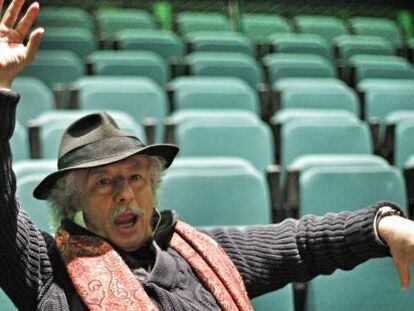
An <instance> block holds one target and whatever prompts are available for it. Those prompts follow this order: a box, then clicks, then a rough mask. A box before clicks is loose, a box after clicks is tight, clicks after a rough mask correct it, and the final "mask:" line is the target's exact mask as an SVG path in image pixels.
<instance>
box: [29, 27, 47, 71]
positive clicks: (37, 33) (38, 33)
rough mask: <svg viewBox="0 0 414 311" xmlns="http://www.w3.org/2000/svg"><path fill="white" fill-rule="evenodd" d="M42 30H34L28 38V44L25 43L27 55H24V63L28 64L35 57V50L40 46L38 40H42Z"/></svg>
mask: <svg viewBox="0 0 414 311" xmlns="http://www.w3.org/2000/svg"><path fill="white" fill-rule="evenodd" d="M43 32H44V29H43V28H37V29H35V30H34V31H33V32H32V33H31V34H30V37H29V42H28V43H27V54H26V63H27V64H30V63H31V62H32V61H33V60H34V58H35V55H36V51H37V48H38V47H39V44H40V39H42V35H43Z"/></svg>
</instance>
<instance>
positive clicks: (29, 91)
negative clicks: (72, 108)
mask: <svg viewBox="0 0 414 311" xmlns="http://www.w3.org/2000/svg"><path fill="white" fill-rule="evenodd" d="M12 88H13V90H15V91H16V92H17V93H19V95H20V101H19V104H18V105H17V108H16V118H17V120H18V121H19V123H20V124H22V125H26V124H27V121H29V120H30V119H33V118H36V117H37V116H38V115H39V114H40V113H42V112H44V111H47V110H52V109H54V101H55V100H54V97H53V93H52V91H51V90H50V89H49V88H48V87H47V86H46V85H45V84H44V83H43V82H42V81H41V80H39V79H36V78H33V77H17V78H16V79H15V80H14V81H13V86H12Z"/></svg>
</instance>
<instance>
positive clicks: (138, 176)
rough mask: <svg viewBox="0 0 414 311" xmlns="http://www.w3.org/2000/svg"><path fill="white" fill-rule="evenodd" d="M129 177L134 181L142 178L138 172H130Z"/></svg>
mask: <svg viewBox="0 0 414 311" xmlns="http://www.w3.org/2000/svg"><path fill="white" fill-rule="evenodd" d="M130 178H131V180H135V181H137V180H141V179H142V177H141V175H139V174H132V175H131V177H130Z"/></svg>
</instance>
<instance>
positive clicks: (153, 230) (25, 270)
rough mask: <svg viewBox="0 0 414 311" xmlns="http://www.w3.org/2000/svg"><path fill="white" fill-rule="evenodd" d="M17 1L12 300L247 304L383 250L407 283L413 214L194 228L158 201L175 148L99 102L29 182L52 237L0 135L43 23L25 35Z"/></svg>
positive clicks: (50, 305) (2, 40) (118, 306)
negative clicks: (45, 171)
mask: <svg viewBox="0 0 414 311" xmlns="http://www.w3.org/2000/svg"><path fill="white" fill-rule="evenodd" d="M2 2H3V1H0V8H1V6H2ZM22 5H23V0H13V1H12V3H11V4H10V6H9V7H8V9H7V10H6V12H5V14H4V16H3V17H2V20H1V24H0V163H1V166H0V191H1V195H0V233H1V237H2V238H1V239H0V250H1V256H0V285H1V287H2V288H3V289H4V291H5V292H6V293H7V294H8V295H9V296H10V297H11V299H12V300H13V301H14V303H15V304H16V305H17V306H18V307H19V308H20V309H22V310H35V309H36V310H87V309H91V310H157V309H158V310H180V311H182V310H219V309H222V310H251V305H250V301H249V299H251V298H253V297H256V296H258V295H261V294H263V293H266V292H270V291H273V290H275V289H277V288H280V287H282V286H284V285H285V284H287V283H289V282H294V281H306V280H309V279H311V278H312V277H314V276H316V275H318V274H321V273H324V274H327V273H332V272H333V271H334V270H335V269H337V268H343V269H351V268H353V267H354V266H356V265H358V264H360V263H362V262H364V261H366V260H367V259H369V258H373V257H382V256H388V255H390V254H391V255H392V256H393V257H394V260H395V263H396V265H397V268H398V271H399V274H400V279H401V283H402V286H403V288H406V287H407V286H408V284H409V271H408V264H409V262H410V260H412V259H413V257H414V225H413V223H412V222H411V221H409V220H407V219H405V218H403V217H401V216H399V214H400V210H399V208H398V207H397V206H395V205H393V204H392V203H386V202H381V203H377V204H374V205H372V206H370V207H367V208H365V209H362V210H359V211H355V212H343V213H340V214H327V215H326V216H325V217H314V216H306V217H304V218H302V219H301V220H293V219H289V220H286V221H284V222H283V223H281V224H275V225H269V226H251V227H246V228H244V229H238V228H227V229H224V228H215V229H212V230H209V231H205V232H204V233H201V232H199V231H197V230H196V229H194V228H192V227H191V226H189V225H187V224H185V223H182V222H180V221H178V220H177V219H176V216H175V215H174V214H173V213H172V212H169V211H164V212H162V213H159V212H158V211H157V210H156V208H155V206H156V199H155V195H156V189H157V186H158V184H159V183H160V178H161V174H162V171H163V170H164V169H166V168H168V166H169V165H170V164H171V162H172V161H173V159H174V157H175V155H176V153H177V152H178V148H177V147H175V146H173V145H162V144H161V145H151V146H145V145H143V144H142V143H141V142H140V141H139V140H138V139H137V138H135V137H130V136H128V135H127V134H125V133H123V132H122V131H120V130H119V128H118V126H117V125H116V123H115V122H114V121H113V119H112V118H111V117H110V116H109V115H107V114H105V113H96V114H92V115H88V116H86V117H84V118H82V119H80V120H78V121H76V122H75V123H74V124H72V125H71V126H70V127H69V128H68V129H67V130H66V132H65V134H64V136H63V138H62V142H61V146H60V150H59V159H58V170H57V171H56V172H54V173H52V174H50V175H49V176H47V177H46V178H45V179H44V180H43V181H42V182H41V183H40V184H39V185H38V187H37V188H36V189H35V191H34V196H35V197H37V198H39V199H47V200H49V201H50V202H51V203H52V205H53V206H54V208H55V210H56V214H57V218H58V219H61V220H62V221H61V225H60V227H59V229H58V230H57V232H56V236H55V237H52V236H50V235H48V234H47V233H44V232H41V231H39V230H38V229H37V228H36V226H35V225H34V224H33V223H32V221H31V220H30V218H29V217H28V216H27V214H25V213H24V211H22V210H21V209H20V207H19V201H18V200H17V199H16V197H15V192H16V181H15V176H14V173H13V171H12V165H11V154H10V146H9V139H10V137H11V136H12V133H13V129H14V123H15V108H16V104H17V102H18V100H19V96H18V95H17V94H16V93H14V92H12V91H11V90H10V87H11V82H12V81H13V78H14V77H15V76H16V75H17V74H18V73H19V72H20V71H21V70H22V69H23V68H24V67H25V66H27V65H28V64H29V63H30V62H31V61H32V60H33V58H34V56H35V52H36V48H37V46H38V45H39V42H40V39H41V36H42V33H43V30H42V29H36V30H34V31H33V32H32V33H31V35H30V37H29V41H28V43H27V46H24V45H23V43H22V41H23V38H24V37H25V35H26V33H27V32H28V31H29V29H30V27H31V25H32V23H33V21H34V19H35V17H36V15H37V14H38V11H39V5H38V4H37V3H33V4H32V5H30V7H29V8H28V10H27V12H26V14H25V15H24V16H23V17H22V19H21V20H20V21H19V22H18V24H17V26H14V25H15V22H16V20H17V16H18V14H19V11H20V9H21V7H22ZM339 250H340V251H339Z"/></svg>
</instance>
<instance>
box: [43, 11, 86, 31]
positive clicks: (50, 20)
mask: <svg viewBox="0 0 414 311" xmlns="http://www.w3.org/2000/svg"><path fill="white" fill-rule="evenodd" d="M35 23H36V25H39V26H41V27H46V28H47V29H48V31H49V28H50V27H71V28H73V27H75V28H76V27H81V28H84V29H87V30H89V31H93V28H94V26H93V19H92V16H91V15H90V14H89V13H88V12H87V11H86V10H84V9H81V8H77V7H53V6H47V7H42V9H41V10H40V12H39V15H38V16H37V17H36V21H35Z"/></svg>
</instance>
